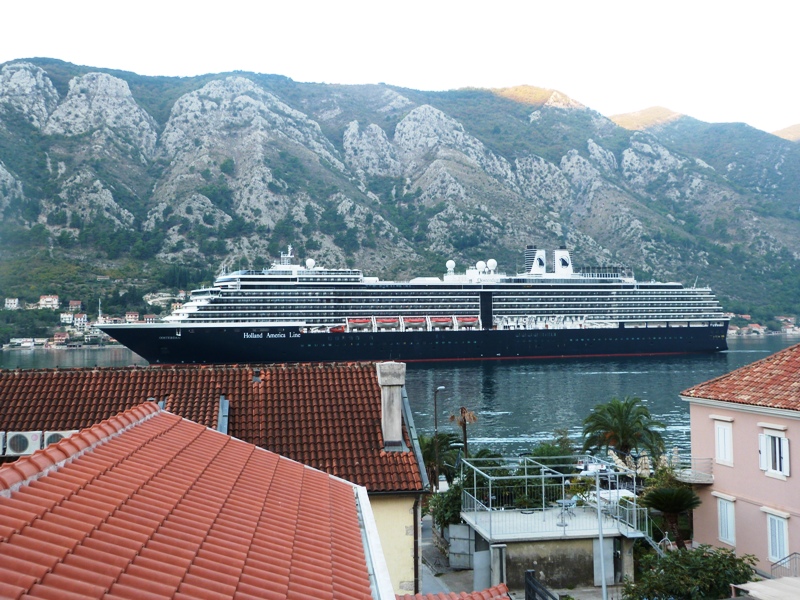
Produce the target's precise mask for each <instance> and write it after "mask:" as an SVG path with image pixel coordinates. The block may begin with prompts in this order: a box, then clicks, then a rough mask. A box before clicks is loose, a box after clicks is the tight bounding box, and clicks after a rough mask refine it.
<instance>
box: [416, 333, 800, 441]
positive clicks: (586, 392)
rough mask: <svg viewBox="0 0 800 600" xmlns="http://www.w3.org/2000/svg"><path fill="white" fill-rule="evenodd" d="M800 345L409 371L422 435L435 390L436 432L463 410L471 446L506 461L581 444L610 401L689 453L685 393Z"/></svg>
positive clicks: (777, 341) (744, 344) (776, 339)
mask: <svg viewBox="0 0 800 600" xmlns="http://www.w3.org/2000/svg"><path fill="white" fill-rule="evenodd" d="M797 341H798V340H797V339H796V338H795V339H791V338H785V337H782V336H768V337H765V338H756V339H738V338H737V339H733V340H731V341H730V342H729V346H730V349H729V350H728V351H727V352H722V353H717V354H702V355H689V356H671V357H634V358H614V359H608V358H596V359H566V360H542V361H520V362H516V361H510V362H494V361H493V362H484V363H443V364H436V365H429V364H410V365H409V367H408V374H407V382H406V388H407V390H408V396H409V400H410V402H411V407H412V411H413V413H414V421H415V423H416V425H417V429H418V430H420V431H421V432H422V433H425V434H431V433H432V431H433V414H432V411H433V406H432V397H433V390H434V389H435V387H436V386H439V385H444V386H445V387H446V388H447V389H446V391H444V392H440V393H439V397H438V405H439V430H440V431H452V432H453V433H458V430H457V429H456V428H455V427H454V425H453V424H451V423H449V422H448V417H449V415H451V414H456V413H457V412H458V409H459V407H460V406H466V407H467V408H468V409H470V410H472V411H474V412H475V413H476V414H477V415H478V421H477V422H476V423H473V424H470V425H469V426H468V433H469V436H470V440H472V441H474V442H475V443H476V444H479V445H486V446H491V447H492V448H493V449H496V450H497V451H500V452H503V453H517V452H523V451H526V450H528V449H529V448H530V446H531V445H533V444H536V443H538V442H540V441H543V440H547V439H551V438H552V436H553V432H554V431H555V430H556V429H567V430H568V431H569V433H570V436H571V437H573V438H574V439H576V440H577V439H579V438H580V437H581V436H580V434H581V430H582V425H581V424H582V421H583V419H584V417H585V416H586V415H587V414H589V412H590V411H591V409H592V407H594V406H595V405H596V404H598V403H601V402H606V401H608V400H609V399H611V398H613V397H617V398H622V397H624V396H639V397H640V398H642V399H643V400H644V401H645V403H646V405H647V407H648V408H649V409H650V411H651V413H652V414H653V415H654V416H655V418H657V419H659V420H661V421H663V422H664V423H665V424H666V425H667V428H666V432H665V437H666V439H667V443H668V445H669V446H679V447H682V448H687V449H688V447H689V406H688V404H687V403H686V402H684V401H683V400H681V399H680V397H679V394H680V392H681V391H683V390H685V389H687V388H689V387H692V386H693V385H696V384H698V383H702V382H704V381H707V380H709V379H713V378H714V377H718V376H720V375H723V374H725V373H728V372H730V371H732V370H734V369H737V368H739V367H742V366H744V365H747V364H750V363H751V362H754V361H756V360H758V359H760V358H763V357H765V356H768V355H769V354H772V353H773V352H776V351H777V350H780V349H782V348H785V347H787V346H790V345H792V344H793V343H796V342H797Z"/></svg>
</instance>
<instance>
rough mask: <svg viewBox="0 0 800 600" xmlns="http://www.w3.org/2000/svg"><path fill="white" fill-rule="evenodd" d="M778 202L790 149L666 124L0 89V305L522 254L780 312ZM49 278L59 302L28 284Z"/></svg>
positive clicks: (188, 81)
mask: <svg viewBox="0 0 800 600" xmlns="http://www.w3.org/2000/svg"><path fill="white" fill-rule="evenodd" d="M799 183H800V146H798V145H797V144H796V143H792V142H790V141H787V140H785V139H782V138H779V137H777V136H774V135H771V134H768V133H764V132H761V131H758V130H756V129H753V128H751V127H748V126H746V125H742V124H709V123H703V122H700V121H697V120H695V119H692V118H690V117H687V116H682V115H676V114H673V113H670V112H669V111H667V110H666V109H659V110H655V111H652V110H651V111H650V112H649V113H647V111H643V114H638V115H632V116H617V117H615V118H614V120H611V119H609V118H607V117H605V116H603V115H601V114H599V113H597V112H595V111H593V110H591V109H590V108H587V107H585V106H583V105H582V104H580V103H579V102H577V101H575V100H573V99H570V98H569V97H567V96H566V95H564V94H563V93H560V92H558V91H554V90H543V89H540V88H532V87H525V86H523V87H519V88H511V89H504V90H485V89H466V90H458V91H451V92H422V91H417V90H410V89H402V88H397V87H393V86H390V85H384V84H380V85H365V86H341V85H326V84H310V83H298V82H294V81H292V80H291V79H288V78H285V77H280V76H275V75H261V74H255V73H238V72H237V73H226V74H216V75H207V76H203V77H196V78H165V77H142V76H138V75H136V74H133V73H127V72H120V71H109V70H103V69H93V68H89V67H81V66H76V65H71V64H69V63H63V62H60V61H56V60H51V59H31V60H23V61H16V62H12V63H6V64H4V65H2V68H1V69H0V210H2V213H3V220H2V225H0V252H2V261H1V262H0V294H4V295H22V296H24V295H25V294H28V295H33V294H38V293H44V292H45V291H46V290H45V289H44V287H46V285H49V286H50V287H49V288H48V290H51V291H52V287H53V286H58V285H62V284H63V285H66V284H67V282H69V281H72V282H77V281H87V280H90V279H92V278H94V275H97V274H114V275H118V274H119V275H120V276H122V275H124V276H125V277H128V278H138V279H140V280H141V279H148V280H149V282H150V283H149V285H151V286H157V285H159V282H162V283H167V282H172V283H176V281H175V280H174V278H173V279H170V277H172V275H174V274H175V273H176V270H182V271H181V272H183V273H184V275H183V277H184V280H185V283H188V284H191V283H199V282H200V281H201V280H202V279H203V278H208V277H210V275H211V274H212V273H213V272H214V271H217V270H219V269H220V268H222V267H236V268H238V267H239V266H253V267H260V266H263V265H265V264H267V263H268V262H269V261H270V260H271V259H272V258H274V257H276V256H277V255H278V253H279V252H280V250H281V249H282V248H285V246H286V245H288V244H293V246H294V247H295V249H296V254H297V255H299V256H300V257H301V258H304V257H306V256H308V257H313V258H315V259H316V261H317V263H318V264H324V265H328V266H344V265H354V266H357V267H359V268H362V269H364V270H365V272H367V273H368V274H375V275H381V276H384V277H386V276H406V275H423V274H440V273H441V272H443V271H444V262H445V261H446V260H447V259H449V258H454V259H455V260H456V261H457V263H459V264H460V266H461V268H463V267H464V266H465V265H466V264H468V263H469V264H474V263H475V262H476V261H477V260H485V259H487V258H495V259H497V260H498V262H499V264H500V266H501V268H504V269H505V270H506V271H508V272H512V271H515V270H516V269H518V268H520V267H521V264H522V254H521V250H522V248H523V247H524V245H525V244H528V243H534V244H537V245H538V246H539V247H546V248H550V249H552V248H555V247H558V246H561V245H566V246H567V247H569V248H571V249H572V250H573V251H574V256H575V261H576V263H577V264H608V263H624V264H626V265H629V266H632V267H633V268H634V269H635V271H636V273H637V275H638V276H639V277H640V278H642V277H646V278H649V277H653V278H657V279H667V280H680V281H683V282H684V283H688V284H694V283H695V281H697V282H698V284H703V285H711V286H712V287H714V289H715V290H716V291H717V292H718V293H719V294H720V295H721V296H722V297H723V299H724V300H725V301H726V303H728V304H729V305H730V306H732V307H742V308H746V309H749V310H753V308H760V309H763V310H771V311H772V312H771V314H778V313H780V312H793V313H798V312H800V294H798V292H800V276H798V274H797V273H798V269H797V267H798V260H800V253H799V252H798V250H797V244H796V240H797V239H799V238H800V212H798V209H799V208H800V185H798V184H799ZM54 264H55V265H60V266H61V267H59V269H60V272H62V273H63V282H62V281H59V280H58V278H56V280H55V281H53V279H52V278H51V277H50V276H49V275H48V276H47V279H46V280H44V281H43V280H42V278H43V277H45V276H44V275H43V273H50V272H51V270H52V269H49V270H48V269H45V268H44V267H43V265H51V266H52V265H54ZM169 274H172V275H169ZM184 280H181V283H184Z"/></svg>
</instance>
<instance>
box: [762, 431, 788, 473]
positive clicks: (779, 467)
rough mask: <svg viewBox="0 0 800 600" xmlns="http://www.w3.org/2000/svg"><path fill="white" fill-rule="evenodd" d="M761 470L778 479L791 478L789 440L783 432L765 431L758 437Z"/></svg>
mask: <svg viewBox="0 0 800 600" xmlns="http://www.w3.org/2000/svg"><path fill="white" fill-rule="evenodd" d="M758 454H759V456H758V462H759V468H760V469H761V470H762V471H766V472H767V475H770V476H772V477H778V478H786V477H788V476H789V438H787V437H786V434H785V433H784V432H783V431H779V430H777V429H765V430H764V433H760V434H759V435H758Z"/></svg>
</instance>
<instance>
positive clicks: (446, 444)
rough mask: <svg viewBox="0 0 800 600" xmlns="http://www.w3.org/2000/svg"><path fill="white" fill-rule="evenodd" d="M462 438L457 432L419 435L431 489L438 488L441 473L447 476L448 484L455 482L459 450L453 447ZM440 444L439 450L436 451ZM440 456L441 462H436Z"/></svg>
mask: <svg viewBox="0 0 800 600" xmlns="http://www.w3.org/2000/svg"><path fill="white" fill-rule="evenodd" d="M459 441H460V440H459V439H458V436H457V435H456V434H455V433H441V432H437V433H436V435H435V436H433V435H432V436H430V437H428V436H425V435H421V436H420V437H419V445H420V448H421V449H422V460H423V462H424V463H425V471H426V472H427V474H428V481H430V482H431V489H433V490H434V491H435V490H436V489H437V485H436V484H437V483H438V481H437V480H438V479H439V474H442V475H444V476H445V479H447V483H448V485H451V484H452V483H453V479H454V478H455V462H456V458H457V451H456V450H455V449H454V448H453V444H456V443H458V442H459ZM437 446H438V450H439V452H438V453H437V452H436V449H437V448H436V447H437ZM437 456H438V459H439V462H438V464H436V458H437Z"/></svg>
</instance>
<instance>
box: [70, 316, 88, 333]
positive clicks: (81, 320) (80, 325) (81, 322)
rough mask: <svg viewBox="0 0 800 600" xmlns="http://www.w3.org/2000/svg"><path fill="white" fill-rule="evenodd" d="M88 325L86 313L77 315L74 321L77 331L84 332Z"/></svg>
mask: <svg viewBox="0 0 800 600" xmlns="http://www.w3.org/2000/svg"><path fill="white" fill-rule="evenodd" d="M87 323H88V317H87V316H86V313H77V314H76V315H75V317H74V318H73V319H72V325H73V327H75V328H76V329H80V330H84V329H86V325H87Z"/></svg>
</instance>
